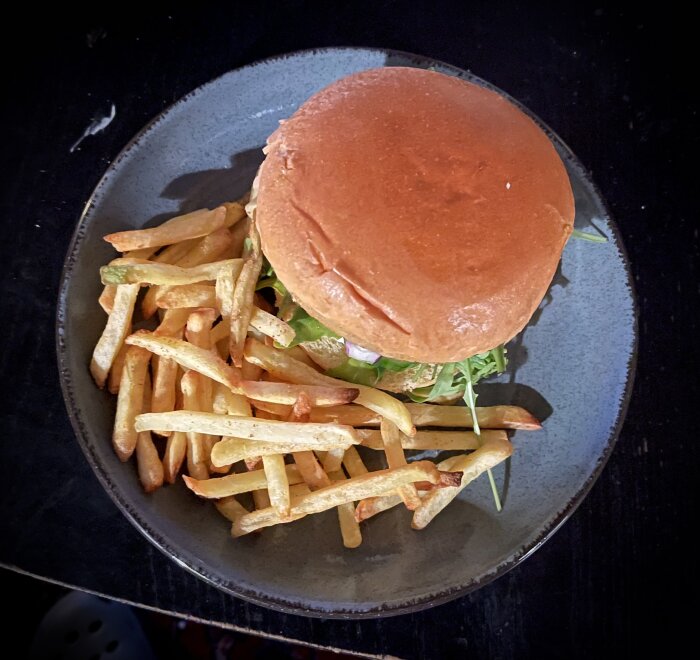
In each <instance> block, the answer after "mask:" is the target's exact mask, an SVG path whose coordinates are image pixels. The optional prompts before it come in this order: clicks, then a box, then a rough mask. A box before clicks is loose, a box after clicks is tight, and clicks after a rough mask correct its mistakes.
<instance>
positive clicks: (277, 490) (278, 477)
mask: <svg viewBox="0 0 700 660" xmlns="http://www.w3.org/2000/svg"><path fill="white" fill-rule="evenodd" d="M262 464H263V470H264V471H265V478H266V479H267V494H268V495H269V496H270V504H271V505H272V507H273V508H274V509H275V510H276V511H277V513H278V514H279V515H280V516H288V515H289V506H290V501H291V500H290V496H289V480H288V479H287V473H286V472H285V465H284V458H283V457H282V455H281V454H272V455H270V456H263V457H262Z"/></svg>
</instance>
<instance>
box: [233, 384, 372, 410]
mask: <svg viewBox="0 0 700 660" xmlns="http://www.w3.org/2000/svg"><path fill="white" fill-rule="evenodd" d="M338 382H340V381H338ZM238 387H239V389H240V391H241V392H243V393H244V394H245V395H246V396H247V397H248V398H249V399H255V400H259V401H270V402H273V403H291V404H293V403H294V402H295V401H296V400H297V399H298V397H299V394H300V393H302V392H304V393H305V394H306V395H307V396H308V397H309V401H310V402H311V405H312V406H333V405H337V404H336V403H335V402H337V401H338V400H340V399H342V400H345V401H352V400H354V399H355V398H356V397H357V396H358V395H359V390H358V389H357V388H356V387H328V386H327V385H291V384H289V383H275V382H270V381H251V380H242V381H241V382H240V383H239V384H238Z"/></svg>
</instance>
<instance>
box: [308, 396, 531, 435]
mask: <svg viewBox="0 0 700 660" xmlns="http://www.w3.org/2000/svg"><path fill="white" fill-rule="evenodd" d="M355 403H356V404H357V403H358V401H355ZM405 405H406V408H407V409H408V411H409V412H410V414H411V418H412V420H413V423H414V424H415V425H416V426H437V427H452V428H471V427H472V418H471V414H470V412H469V408H467V407H466V406H442V405H436V404H433V403H407V404H405ZM476 416H477V419H478V420H479V426H480V427H481V428H482V429H520V430H523V431H536V430H538V429H540V428H542V426H541V424H540V423H539V422H538V421H537V419H535V417H533V416H532V414H531V413H529V412H528V411H527V410H525V409H524V408H520V407H518V406H488V407H484V408H477V409H476ZM311 421H313V422H339V423H341V424H350V425H351V426H379V422H380V415H378V414H373V413H372V412H371V411H368V410H367V409H365V408H362V407H361V406H358V405H350V406H338V407H337V408H324V409H323V410H314V411H313V413H312V416H311Z"/></svg>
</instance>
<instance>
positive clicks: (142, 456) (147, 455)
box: [136, 431, 163, 493]
mask: <svg viewBox="0 0 700 660" xmlns="http://www.w3.org/2000/svg"><path fill="white" fill-rule="evenodd" d="M136 463H137V465H138V471H139V480H140V481H141V485H142V486H143V489H144V490H145V491H146V492H147V493H152V492H153V491H154V490H156V489H157V488H160V487H161V486H162V485H163V464H162V463H161V462H160V457H159V456H158V450H157V449H156V446H155V445H154V444H153V439H152V438H151V434H150V432H149V431H143V432H142V433H139V434H138V439H137V441H136Z"/></svg>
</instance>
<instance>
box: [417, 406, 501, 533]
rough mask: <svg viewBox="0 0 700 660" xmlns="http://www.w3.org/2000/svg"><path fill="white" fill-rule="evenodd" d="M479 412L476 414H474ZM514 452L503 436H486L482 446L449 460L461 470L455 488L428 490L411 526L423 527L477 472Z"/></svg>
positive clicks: (493, 465)
mask: <svg viewBox="0 0 700 660" xmlns="http://www.w3.org/2000/svg"><path fill="white" fill-rule="evenodd" d="M477 415H478V413H477ZM512 453H513V445H511V443H510V442H509V441H508V440H504V439H502V438H491V439H486V440H485V441H484V443H483V445H482V446H481V447H480V448H479V449H477V450H476V451H474V452H473V453H471V454H466V455H463V456H458V457H455V458H454V459H448V460H449V461H450V463H449V465H450V466H451V468H450V469H451V470H453V471H457V472H461V473H462V478H461V480H460V484H459V486H457V487H448V488H441V489H438V490H433V491H431V492H430V493H428V494H427V495H426V496H425V497H424V498H423V500H422V502H421V505H420V506H419V507H418V508H417V509H416V510H415V511H414V513H413V520H412V521H411V527H413V529H423V528H424V527H425V526H426V525H428V523H430V521H431V520H432V519H433V518H434V517H435V516H436V515H437V514H438V513H440V511H442V510H443V509H444V508H445V507H446V506H447V505H448V504H449V503H450V502H451V501H452V500H453V499H454V498H455V497H457V495H459V493H460V492H462V490H464V488H466V486H467V485H469V483H471V482H472V481H473V480H474V479H476V478H477V477H478V476H479V475H480V474H482V473H483V472H486V470H489V469H490V468H493V467H495V466H496V465H498V464H499V463H500V462H501V461H504V460H505V459H506V458H508V457H509V456H510V455H511V454H512Z"/></svg>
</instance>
